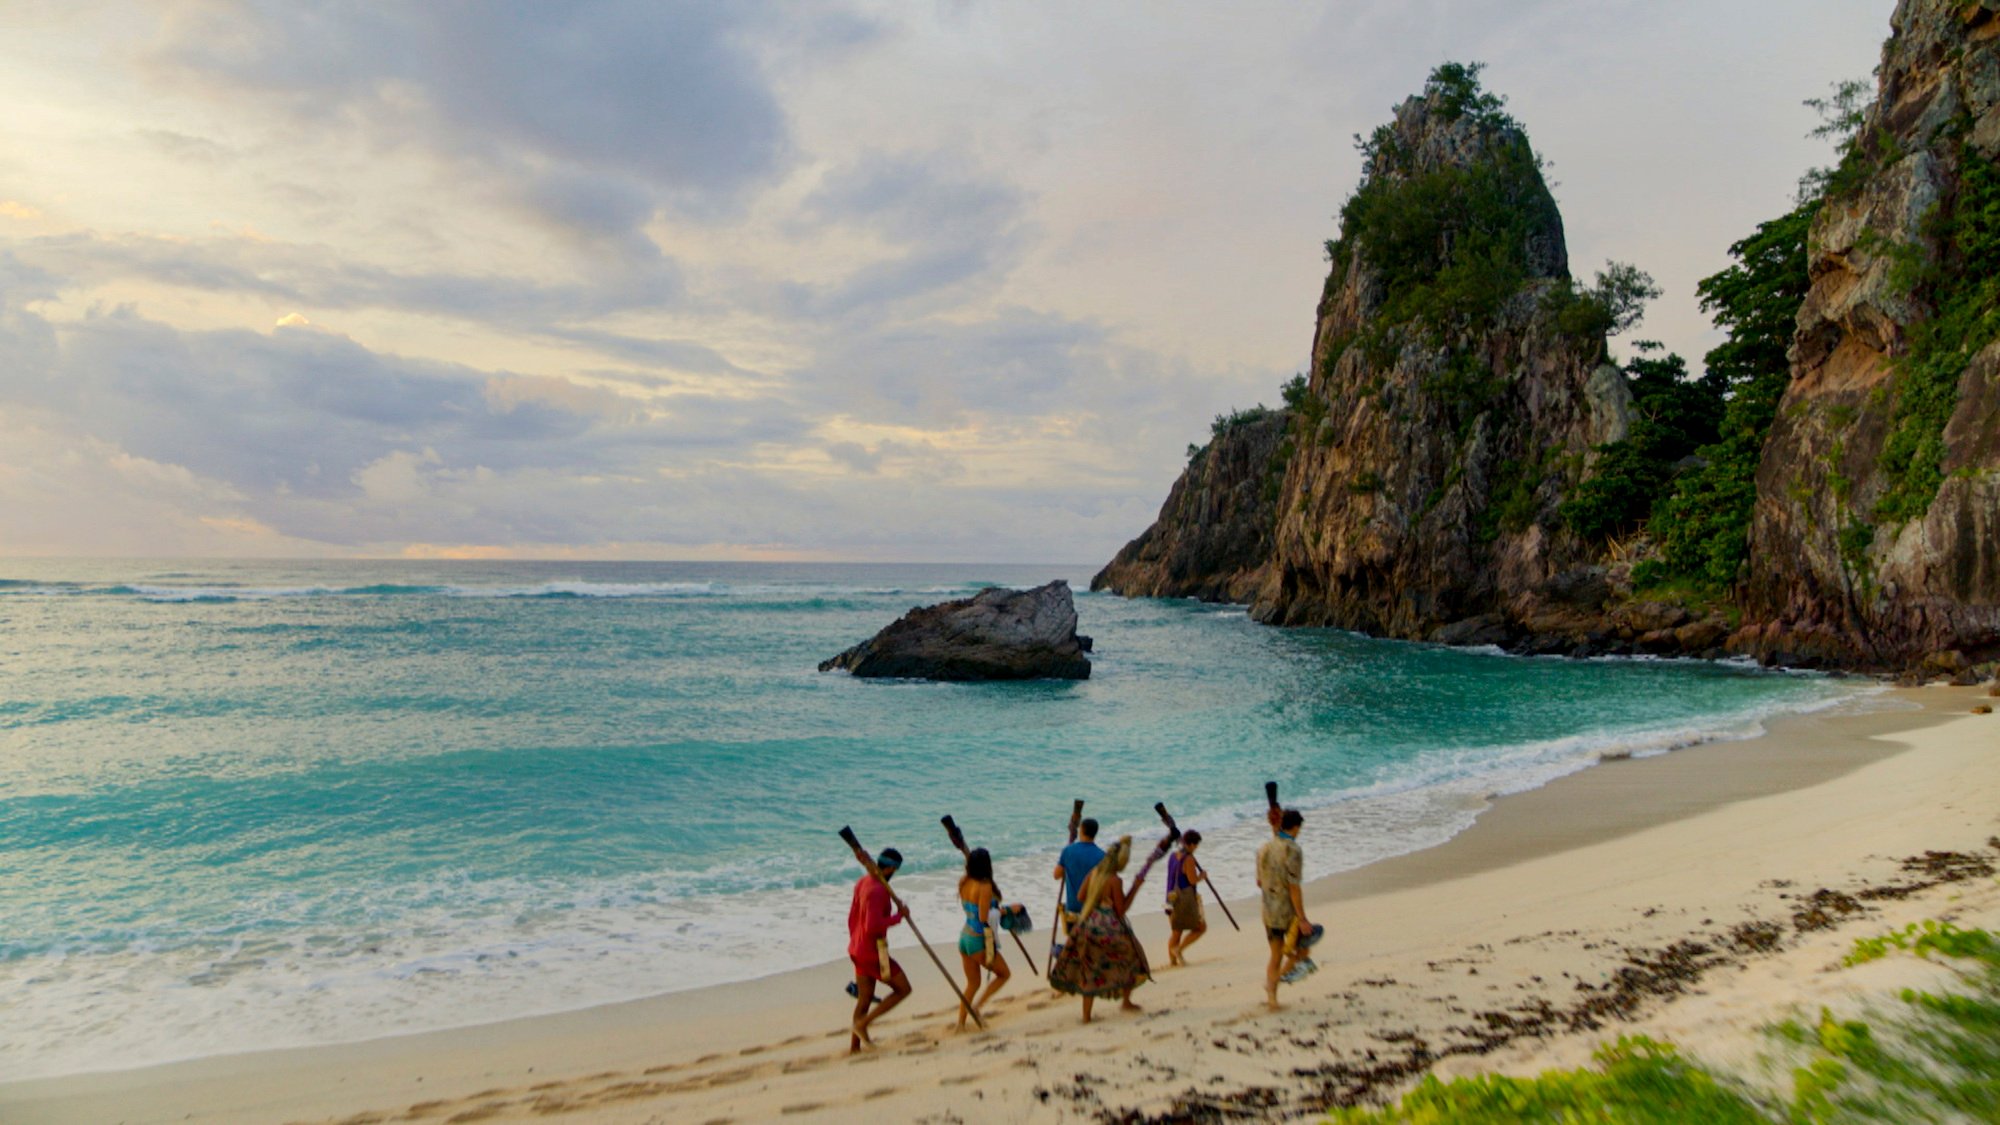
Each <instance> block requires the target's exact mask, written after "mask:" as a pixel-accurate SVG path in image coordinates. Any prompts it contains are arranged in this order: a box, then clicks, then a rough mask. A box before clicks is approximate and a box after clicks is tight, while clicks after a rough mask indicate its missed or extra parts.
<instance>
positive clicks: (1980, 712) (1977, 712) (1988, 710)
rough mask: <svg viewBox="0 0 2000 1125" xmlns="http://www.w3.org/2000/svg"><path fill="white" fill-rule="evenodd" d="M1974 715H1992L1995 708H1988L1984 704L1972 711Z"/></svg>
mask: <svg viewBox="0 0 2000 1125" xmlns="http://www.w3.org/2000/svg"><path fill="white" fill-rule="evenodd" d="M1972 713H1973V714H1975V715H1991V714H1992V713H1993V708H1991V707H1988V706H1987V705H1986V704H1984V703H1982V704H1980V705H1979V706H1977V707H1974V708H1973V709H1972Z"/></svg>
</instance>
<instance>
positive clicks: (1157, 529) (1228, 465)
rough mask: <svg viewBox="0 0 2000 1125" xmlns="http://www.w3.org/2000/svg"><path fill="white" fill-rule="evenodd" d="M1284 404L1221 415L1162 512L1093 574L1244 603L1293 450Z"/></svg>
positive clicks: (1121, 583) (1148, 590) (1104, 581)
mask: <svg viewBox="0 0 2000 1125" xmlns="http://www.w3.org/2000/svg"><path fill="white" fill-rule="evenodd" d="M1291 429H1292V415H1291V413H1290V412H1289V411H1285V410H1264V411H1256V412H1251V413H1250V414H1249V416H1248V417H1241V416H1239V417H1237V418H1234V419H1223V420H1221V421H1218V422H1217V424H1216V432H1215V435H1214V437H1213V438H1212V439H1211V440H1210V441H1209V443H1208V444H1207V445H1205V446H1202V447H1201V448H1200V449H1198V450H1196V451H1195V452H1194V453H1193V455H1192V456H1190V457H1189V459H1188V467H1187V469H1186V470H1185V471H1184V472H1182V473H1181V475H1180V479H1178V480H1176V481H1174V487H1173V489H1172V491H1170V492H1168V493H1167V502H1166V503H1165V504H1163V505H1161V506H1160V518H1159V519H1158V520H1155V521H1154V523H1153V525H1152V526H1151V527H1149V528H1147V529H1146V530H1145V532H1144V533H1143V534H1141V535H1140V536H1139V537H1138V538H1137V539H1134V540H1132V541H1131V542H1130V543H1127V544H1126V545H1125V549H1124V550H1122V551H1120V552H1118V557H1116V558H1114V559H1112V560H1111V562H1110V564H1109V565H1107V566H1106V567H1105V568H1104V569H1103V570H1100V571H1098V572H1097V576H1096V577H1094V578H1092V579H1091V580H1090V588H1091V589H1093V590H1115V591H1117V592H1118V593H1120V594H1124V595H1126V596H1128V597H1148V598H1168V597H1173V598H1200V599H1201V600H1202V601H1208V602H1247V601H1249V600H1250V598H1251V597H1252V596H1253V595H1254V594H1255V593H1256V591H1257V588H1258V587H1259V586H1261V585H1262V584H1263V581H1264V570H1265V567H1266V566H1267V564H1268V563H1269V562H1270V559H1271V535H1272V529H1273V525H1274V524H1275V523H1276V520H1275V519H1274V514H1275V512H1276V510H1277V501H1278V490H1279V487H1280V485H1281V484H1282V483H1283V481H1284V474H1285V464H1286V461H1287V459H1288V458H1289V457H1290V455H1291V448H1290V446H1289V444H1288V442H1289V441H1290V436H1289V435H1290V433H1291Z"/></svg>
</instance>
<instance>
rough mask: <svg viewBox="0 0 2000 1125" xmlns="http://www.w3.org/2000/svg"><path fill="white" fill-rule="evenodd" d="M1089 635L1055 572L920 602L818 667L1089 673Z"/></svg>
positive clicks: (1016, 676)
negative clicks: (1079, 628) (1035, 582)
mask: <svg viewBox="0 0 2000 1125" xmlns="http://www.w3.org/2000/svg"><path fill="white" fill-rule="evenodd" d="M1089 648H1090V639H1089V638H1088V637H1079V636H1078V635H1077V632H1076V601H1075V599H1074V598H1072V597H1071V596H1070V592H1069V583H1068V582H1065V581H1063V580H1061V579H1057V580H1056V581H1054V582H1050V583H1049V584H1047V585H1045V586H1037V587H1035V588H1034V589H1032V590H1008V589H1003V588H1000V587H995V588H993V589H989V590H981V591H980V592H979V593H978V594H976V595H974V596H972V597H970V598H961V599H959V600H957V601H949V602H940V603H939V604H937V605H931V606H919V607H918V608H916V609H912V610H911V611H910V612H908V613H906V614H904V615H903V616H902V617H900V618H898V619H897V620H896V622H895V623H894V624H892V625H890V626H889V627H888V628H886V629H884V630H882V631H881V632H879V633H877V634H875V635H874V636H873V637H871V638H869V639H868V640H865V641H863V642H861V643H860V644H858V645H855V646H854V647H853V648H850V649H848V650H847V651H846V652H843V653H841V654H840V655H839V656H836V657H834V658H833V659H831V660H827V661H823V662H821V664H820V666H819V670H820V671H822V672H831V671H833V670H835V669H845V670H846V671H848V672H850V673H852V674H854V675H856V676H860V677H864V678H869V679H876V678H896V679H915V680H952V681H979V680H1087V679H1089V678H1090V659H1089V658H1088V657H1086V656H1085V655H1084V653H1085V652H1087V651H1089Z"/></svg>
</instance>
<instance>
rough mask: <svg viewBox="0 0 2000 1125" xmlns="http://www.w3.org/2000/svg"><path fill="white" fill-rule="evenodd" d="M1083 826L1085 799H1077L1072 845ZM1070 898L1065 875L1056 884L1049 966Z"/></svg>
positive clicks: (1072, 815)
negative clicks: (1065, 905) (1066, 902)
mask: <svg viewBox="0 0 2000 1125" xmlns="http://www.w3.org/2000/svg"><path fill="white" fill-rule="evenodd" d="M1082 824H1083V798H1081V797H1078V798H1077V799H1076V804H1075V805H1074V806H1072V807H1071V808H1070V810H1069V842H1070V843H1072V844H1074V843H1076V834H1077V831H1078V829H1079V828H1080V827H1081V825H1082ZM1068 897H1069V875H1068V873H1064V875H1063V877H1062V878H1061V879H1059V880H1057V882H1056V917H1055V921H1054V923H1052V924H1051V925H1050V926H1049V964H1051V965H1053V964H1055V963H1056V942H1057V941H1059V940H1061V938H1062V933H1063V927H1064V925H1065V922H1064V919H1065V918H1066V917H1067V915H1065V914H1064V913H1063V902H1064V901H1065V900H1066V899H1067V898H1068Z"/></svg>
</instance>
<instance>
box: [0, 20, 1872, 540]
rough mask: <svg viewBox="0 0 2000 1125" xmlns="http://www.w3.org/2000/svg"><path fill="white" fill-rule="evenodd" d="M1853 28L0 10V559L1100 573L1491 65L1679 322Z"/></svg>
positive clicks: (1581, 233)
mask: <svg viewBox="0 0 2000 1125" xmlns="http://www.w3.org/2000/svg"><path fill="white" fill-rule="evenodd" d="M1892 7H1893V5H1892V3H1891V0H1756V2H1755V3H1748V4H1746V3H1743V2H1742V0H1727V2H1715V0H1675V2H1673V3H1659V2H1657V0H1645V2H1640V0H1327V2H1323V3H1320V4H1302V3H1292V2H1282V3H1279V2H1232V3H1229V4H1216V3H1182V2H1176V0H1131V2H1121V0H1093V2H1092V3H1089V4H1083V5H1077V4H1057V3H1033V2H1026V0H1008V2H1004V3H1000V2H995V3H981V2H971V0H965V2H960V0H939V2H935V3H922V2H903V3H869V2H859V3H840V2H834V0H829V2H824V3H810V4H807V3H799V4H789V3H770V4H765V3H751V2H743V3H726V4H725V3H713V2H708V0H700V2H693V3H674V2H668V0H643V2H629V3H628V2H601V3H593V2H565V3H557V2H545V3H544V2H530V0H515V2H500V0H492V2H479V3H474V2H468V0H429V2H426V3H421V4H381V3H375V2H366V0H357V2H352V3H343V2H321V0H271V2H246V3H235V2H221V0H215V2H210V0H202V2H179V0H161V2H155V3H143V4H142V3H136V2H135V3H123V4H107V3H95V2H91V0H61V2H44V0H8V2H6V3H4V4H3V5H0V104H5V105H7V106H8V114H7V121H6V123H5V125H0V556H30V555H44V556H46V555H61V556H68V555H77V556H85V555H87V556H202V557H223V556H235V557H252V556H315V557H344V556H366V557H416V558H459V557H465V558H481V557H498V558H509V557H518V558H556V559H564V558H577V559H599V558H603V559H718V558H728V559H806V560H830V559H846V560H884V561H888V560H895V561H966V562H1015V561H1022V562H1062V563H1095V562H1101V561H1103V560H1105V559H1108V558H1109V557H1110V555H1111V554H1112V553H1113V552H1115V551H1116V550H1117V548H1118V547H1119V546H1120V545H1122V544H1123V543H1124V542H1125V541H1126V540H1127V539H1129V538H1131V537H1132V536H1134V535H1136V534H1138V533H1139V532H1140V531H1141V530H1143V529H1144V528H1145V526H1146V525H1147V524H1148V523H1149V522H1151V520H1152V518H1153V516H1154V515H1155V513H1156V512H1157V510H1158V508H1159V505H1160V502H1161V501H1162V500H1163V499H1164V498H1165V496H1166V492H1167V489H1168V487H1169V486H1170V484H1171V483H1172V481H1173V478H1174V476H1175V474H1176V473H1177V472H1178V471H1179V469H1180V467H1181V466H1182V464H1183V463H1184V460H1185V455H1186V448H1187V445H1188V444H1189V443H1190V442H1199V441H1203V440H1206V436H1207V431H1208V425H1209V422H1210V420H1211V419H1212V418H1213V417H1214V415H1216V414H1217V413H1219V412H1223V411H1227V410H1230V409H1232V408H1236V407H1244V406H1249V405H1251V404H1253V403H1256V402H1260V401H1263V402H1275V401H1276V400H1277V397H1278V393H1277V388H1278V386H1279V384H1280V383H1282V382H1283V381H1284V380H1285V379H1286V378H1288V377H1289V376H1290V375H1291V374H1293V373H1294V372H1296V371H1299V370H1301V369H1303V367H1304V366H1305V364H1306V357H1307V354H1308V351H1309V349H1310V346H1311V341H1312V328H1313V311H1314V306H1315V303H1316V301H1317V299H1318V295H1319V291H1320V287H1321V284H1322V282H1323V281H1324V278H1325V274H1326V269H1327V264H1326V258H1325V252H1324V243H1325V241H1326V239H1328V238H1329V237H1331V236H1332V235H1333V234H1334V226H1335V216H1336V214H1337V212H1338V210H1339V208H1340V204H1341V202H1342V201H1343V200H1344V199H1345V198H1346V196H1347V194H1348V193H1349V192H1350V191H1351V190H1352V188H1353V187H1354V185H1355V181H1356V178H1357V177H1358V175H1359V172H1360V164H1359V159H1358V157H1357V155H1356V153H1355V151H1354V147H1353V138H1354V136H1355V134H1358V133H1366V132H1368V131H1369V130H1371V129H1372V128H1374V126H1375V125H1377V124H1379V123H1380V122H1382V121H1384V120H1386V119H1387V118H1388V116H1389V114H1390V111H1391V109H1392V107H1393V106H1394V105H1395V104H1396V103H1397V102H1399V101H1401V100H1402V99H1403V98H1404V97H1406V96H1408V95H1410V94H1412V93H1414V92H1416V91H1417V90H1418V89H1419V88H1420V87H1421V86H1422V83H1423V80H1424V77H1425V75H1426V74H1427V73H1429V71H1430V70H1431V68H1432V67H1434V66H1435V65H1436V64H1438V63H1439V62H1443V61H1446V60H1460V61H1479V62H1483V63H1485V64H1486V66H1487V69H1486V72H1485V81H1486V84H1487V86H1488V87H1489V88H1490V89H1492V90H1493V91H1494V92H1496V93H1499V94H1501V95H1502V96H1504V97H1506V98H1507V99H1508V109H1509V111H1510V112H1511V113H1512V114H1513V115H1514V116H1515V117H1517V118H1519V119H1520V120H1521V121H1522V122H1523V124H1524V125H1525V126H1526V128H1527V130H1528V133H1529V135H1530V138H1531V139H1532V141H1533V142H1534V144H1535V146H1536V148H1537V149H1538V150H1539V151H1540V152H1541V153H1542V155H1543V156H1544V157H1546V158H1547V159H1548V160H1549V162H1550V163H1551V165H1552V170H1551V173H1550V174H1551V176H1552V178H1553V180H1554V187H1555V194H1556V197H1557V200H1558V202H1559V203H1560V205H1561V206H1562V209H1563V215H1564V220H1565V223H1566V228H1567V234H1568V242H1569V251H1570V256H1571V269H1572V271H1573V272H1575V273H1576V274H1578V275H1579V276H1581V277H1584V278H1588V277H1589V276H1590V275H1591V274H1592V273H1594V271H1595V270H1597V269H1599V268H1601V267H1602V266H1603V264H1604V263H1605V262H1606V261H1607V260H1613V259H1615V260H1618V261H1625V262H1632V263H1634V264H1637V265H1638V266H1640V267H1641V268H1642V269H1645V270H1647V271H1648V272H1650V273H1651V274H1652V275H1653V276H1654V278H1655V279H1656V280H1657V281H1658V283H1659V285H1660V286H1661V287H1662V289H1663V290H1664V295H1663V296H1662V297H1661V298H1660V299H1659V300H1658V301H1657V302H1655V303H1654V305H1653V306H1652V308H1651V310H1650V312H1649V314H1648V316H1647V319H1646V321H1645V323H1644V324H1643V325H1642V326H1641V327H1640V329H1639V330H1638V331H1637V332H1636V333H1634V335H1635V336H1636V337H1638V338H1656V339H1659V340H1662V341H1664V342H1666V343H1667V344H1668V345H1669V346H1670V347H1672V348H1674V349H1675V350H1677V351H1680V352H1682V353H1684V354H1686V355H1687V356H1688V357H1689V358H1690V359H1691V360H1694V361H1695V366H1696V367H1697V369H1698V367H1699V362H1698V357H1699V356H1700V355H1701V353H1703V352H1704V351H1706V350H1707V349H1708V348H1709V347H1711V346H1712V345H1713V344H1714V343H1715V341H1716V339H1717V336H1716V334H1715V332H1714V331H1713V329H1712V327H1711V326H1710V325H1709V323H1708V321H1707V319H1706V317H1705V316H1704V315H1703V314H1702V313H1701V311H1700V310H1699V308H1698V307H1697V304H1696V300H1695V295H1694V286H1695V283H1696V282H1697V281H1698V280H1699V279H1700V278H1702V277H1704V276H1706V275H1708V274H1711V273H1713V272H1715V271H1717V270H1719V269H1721V268H1723V267H1724V266H1726V265H1727V264H1728V258H1727V248H1728V246H1729V244H1730V243H1731V242H1733V241H1735V240H1737V239H1738V238H1741V237H1743V236H1744V235H1746V234H1748V233H1749V232H1750V231H1751V230H1752V229H1753V228H1754V227H1755V225H1756V224H1757V223H1758V222H1761V221H1763V220H1765V219H1769V218H1773V217H1775V216H1777V215H1779V214H1781V213H1782V212H1784V211H1785V210H1786V209H1787V208H1788V207H1789V206H1790V203H1791V199H1792V194H1793V191H1794V189H1795V185H1796V182H1797V180H1798V178H1799V176H1800V175H1801V174H1802V173H1804V172H1805V171H1806V170H1807V169H1808V168H1809V167H1811V166H1813V165H1815V164H1821V163H1826V162H1828V159H1829V157H1828V153H1827V151H1826V148H1825V145H1824V143H1823V142H1819V141H1814V140H1812V139H1810V138H1809V137H1808V136H1807V134H1808V133H1809V132H1810V130H1811V129H1812V127H1813V126H1814V125H1815V124H1816V123H1817V119H1816V118H1815V117H1814V115H1813V113H1812V112H1811V111H1810V110H1809V109H1807V108H1805V107H1804V106H1803V105H1802V104H1801V103H1802V101H1803V100H1804V99H1806V98H1809V97H1814V96H1817V95H1820V94H1823V93H1824V92H1826V91H1827V89H1828V88H1829V87H1830V86H1831V85H1832V84H1834V83H1835V82H1837V81H1839V80H1841V79H1847V78H1856V77H1866V76H1867V75H1868V74H1869V73H1870V71H1871V70H1872V69H1873V67H1874V65H1875V63H1876V62H1877V60H1878V57H1879V54H1880V46H1881V42H1882V40H1883V38H1884V37H1885V36H1886V35H1887V34H1888V30H1889V27H1888V21H1889V15H1890V11H1891V9H1892Z"/></svg>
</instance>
